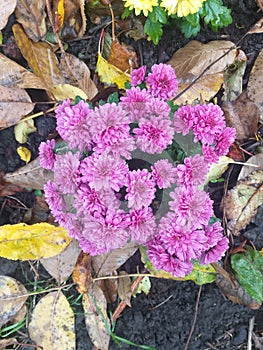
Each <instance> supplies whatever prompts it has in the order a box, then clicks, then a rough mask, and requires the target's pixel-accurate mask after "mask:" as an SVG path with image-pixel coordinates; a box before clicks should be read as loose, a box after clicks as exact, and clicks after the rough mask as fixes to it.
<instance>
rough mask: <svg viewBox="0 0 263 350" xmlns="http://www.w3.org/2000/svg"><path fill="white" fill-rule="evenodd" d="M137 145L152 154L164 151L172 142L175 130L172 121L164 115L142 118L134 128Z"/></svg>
mask: <svg viewBox="0 0 263 350" xmlns="http://www.w3.org/2000/svg"><path fill="white" fill-rule="evenodd" d="M133 132H134V134H135V138H136V144H137V147H138V148H140V149H141V150H142V151H143V152H147V153H150V154H153V153H162V151H163V150H164V149H165V148H166V147H167V146H168V145H170V144H171V143H172V141H173V135H174V130H173V128H172V126H171V121H170V120H168V119H164V118H162V117H150V119H149V120H148V119H144V118H141V119H140V121H139V128H135V129H134V130H133Z"/></svg>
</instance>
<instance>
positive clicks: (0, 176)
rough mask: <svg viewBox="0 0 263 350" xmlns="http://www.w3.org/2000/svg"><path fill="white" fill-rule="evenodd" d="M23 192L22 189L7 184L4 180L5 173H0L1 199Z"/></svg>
mask: <svg viewBox="0 0 263 350" xmlns="http://www.w3.org/2000/svg"><path fill="white" fill-rule="evenodd" d="M22 191H23V188H22V187H20V186H18V185H14V184H11V183H9V182H6V181H5V180H4V173H3V172H2V171H0V196H1V197H5V196H11V195H12V194H14V193H16V192H22Z"/></svg>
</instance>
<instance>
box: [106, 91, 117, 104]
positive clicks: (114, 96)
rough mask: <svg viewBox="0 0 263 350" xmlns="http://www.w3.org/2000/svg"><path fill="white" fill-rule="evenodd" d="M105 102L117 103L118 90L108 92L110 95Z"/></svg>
mask: <svg viewBox="0 0 263 350" xmlns="http://www.w3.org/2000/svg"><path fill="white" fill-rule="evenodd" d="M107 102H108V103H114V102H115V103H116V104H118V103H119V95H118V92H117V91H115V92H113V93H112V94H110V96H109V97H108V99H107Z"/></svg>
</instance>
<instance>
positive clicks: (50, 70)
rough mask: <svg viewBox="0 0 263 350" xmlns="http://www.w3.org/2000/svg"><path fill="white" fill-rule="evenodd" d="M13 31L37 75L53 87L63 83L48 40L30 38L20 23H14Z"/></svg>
mask: <svg viewBox="0 0 263 350" xmlns="http://www.w3.org/2000/svg"><path fill="white" fill-rule="evenodd" d="M13 32H14V35H15V39H16V43H17V45H18V47H19V49H20V50H21V52H22V55H23V56H24V58H25V59H26V60H27V62H28V64H29V66H30V67H31V69H32V70H33V72H34V73H35V75H36V76H38V77H39V78H40V79H41V80H42V81H43V82H44V83H45V85H46V86H47V89H51V88H52V87H53V86H54V85H58V84H63V83H64V79H63V78H62V76H61V72H60V69H59V63H58V60H57V57H56V55H55V53H54V51H53V49H52V46H51V45H49V44H48V43H46V42H38V43H35V42H34V41H32V40H30V39H29V38H28V37H27V35H26V33H25V32H24V30H23V28H22V27H21V25H19V24H14V25H13Z"/></svg>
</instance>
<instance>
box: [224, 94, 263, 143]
mask: <svg viewBox="0 0 263 350" xmlns="http://www.w3.org/2000/svg"><path fill="white" fill-rule="evenodd" d="M221 107H222V109H223V111H224V115H225V119H226V123H227V125H228V126H230V127H233V128H235V129H236V139H237V140H238V141H242V140H247V139H248V138H250V137H255V133H256V131H257V128H258V120H259V117H260V110H259V109H258V107H257V105H256V104H255V103H254V102H252V101H251V100H250V99H249V98H248V97H247V94H246V92H245V91H244V92H243V93H242V94H241V95H240V96H238V98H237V99H236V100H235V101H233V102H224V103H223V104H222V106H221Z"/></svg>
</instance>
